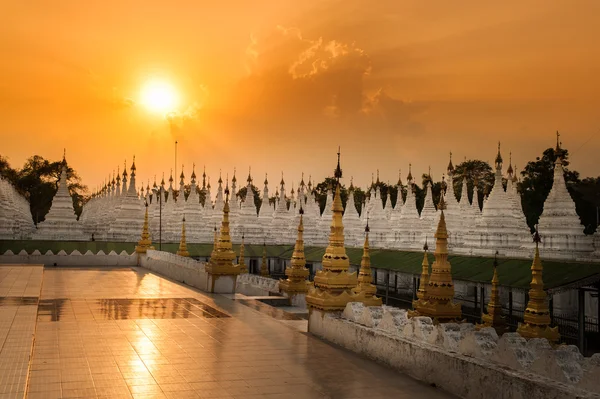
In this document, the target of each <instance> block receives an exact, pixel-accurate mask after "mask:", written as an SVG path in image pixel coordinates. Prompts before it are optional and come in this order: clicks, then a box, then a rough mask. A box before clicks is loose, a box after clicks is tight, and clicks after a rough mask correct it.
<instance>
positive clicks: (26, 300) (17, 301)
mask: <svg viewBox="0 0 600 399" xmlns="http://www.w3.org/2000/svg"><path fill="white" fill-rule="evenodd" d="M37 302H38V297H33V296H29V297H19V296H9V297H0V306H21V305H24V306H26V305H37Z"/></svg>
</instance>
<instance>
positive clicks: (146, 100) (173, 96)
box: [141, 80, 179, 113]
mask: <svg viewBox="0 0 600 399" xmlns="http://www.w3.org/2000/svg"><path fill="white" fill-rule="evenodd" d="M141 100H142V104H144V106H145V107H146V108H148V109H149V110H150V111H152V112H160V113H167V112H170V111H173V110H174V108H175V107H176V106H177V103H178V100H179V99H178V97H177V92H176V91H175V88H174V87H173V86H171V85H170V84H169V83H167V82H165V81H162V80H149V81H147V82H146V83H145V84H144V86H143V87H142V92H141Z"/></svg>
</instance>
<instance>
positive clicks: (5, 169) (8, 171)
mask: <svg viewBox="0 0 600 399" xmlns="http://www.w3.org/2000/svg"><path fill="white" fill-rule="evenodd" d="M0 177H2V178H3V179H6V180H8V181H9V182H10V183H11V184H12V185H13V186H16V185H17V182H18V180H19V173H18V172H17V171H16V170H14V169H13V168H11V167H10V163H9V162H8V159H7V158H5V157H3V156H2V155H0Z"/></svg>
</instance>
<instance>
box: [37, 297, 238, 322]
mask: <svg viewBox="0 0 600 399" xmlns="http://www.w3.org/2000/svg"><path fill="white" fill-rule="evenodd" d="M197 317H205V318H214V317H218V318H221V317H229V315H227V314H226V313H223V312H221V311H220V310H217V309H215V308H213V307H212V306H209V305H207V304H205V303H203V302H200V301H199V300H197V299H195V298H133V299H113V298H108V299H79V300H77V299H68V298H58V299H42V300H41V301H40V303H39V306H38V314H37V319H38V321H72V320H78V321H82V320H133V319H188V318H197Z"/></svg>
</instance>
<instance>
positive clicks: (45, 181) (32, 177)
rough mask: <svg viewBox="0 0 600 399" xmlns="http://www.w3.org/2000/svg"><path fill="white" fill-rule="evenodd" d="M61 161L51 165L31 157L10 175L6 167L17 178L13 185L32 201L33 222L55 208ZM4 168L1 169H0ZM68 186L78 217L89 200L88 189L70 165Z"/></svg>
mask: <svg viewBox="0 0 600 399" xmlns="http://www.w3.org/2000/svg"><path fill="white" fill-rule="evenodd" d="M62 166H63V163H62V161H55V162H50V161H48V160H47V159H44V158H43V157H41V156H39V155H34V156H32V157H31V158H29V159H28V160H27V161H26V162H25V165H23V168H22V169H21V170H20V171H18V172H17V171H14V172H10V171H8V170H7V169H6V166H5V167H4V169H5V172H4V173H6V174H7V175H16V181H15V182H14V185H15V187H16V189H17V191H19V192H20V193H21V194H23V195H24V196H25V197H26V198H27V199H28V200H29V206H30V209H31V214H32V216H33V220H34V222H36V223H38V222H41V221H43V220H44V219H45V217H46V214H47V213H48V211H49V210H50V206H51V205H52V199H53V198H54V195H55V194H56V191H57V190H58V180H59V178H60V174H61V172H62ZM0 167H2V166H0ZM67 176H68V179H67V187H68V189H69V193H70V194H71V197H72V199H73V208H74V209H75V214H76V215H77V217H79V215H81V211H82V210H83V205H84V204H85V202H87V200H88V199H89V197H86V196H85V193H86V192H87V187H86V186H84V185H82V184H81V178H80V177H79V175H78V174H77V172H76V171H75V170H74V169H73V168H71V167H70V166H69V165H68V164H67Z"/></svg>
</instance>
